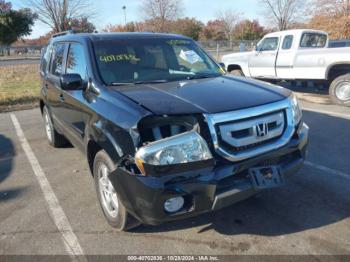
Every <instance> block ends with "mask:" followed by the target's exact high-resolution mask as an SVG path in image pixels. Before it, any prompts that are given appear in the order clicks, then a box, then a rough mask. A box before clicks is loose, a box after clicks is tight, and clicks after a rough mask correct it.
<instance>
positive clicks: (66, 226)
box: [11, 114, 84, 260]
mask: <svg viewBox="0 0 350 262" xmlns="http://www.w3.org/2000/svg"><path fill="white" fill-rule="evenodd" d="M11 120H12V123H13V125H14V126H15V129H16V133H17V136H18V138H19V141H20V143H21V146H22V148H23V151H24V153H25V154H26V156H27V158H28V160H29V163H30V165H31V167H32V169H33V172H34V174H35V177H36V179H37V180H38V182H39V185H40V187H41V190H42V192H43V194H44V197H45V200H46V203H47V206H48V209H49V214H50V215H51V217H52V219H53V221H54V222H55V224H56V227H57V228H58V230H59V231H60V233H61V236H62V240H63V243H64V246H65V248H66V250H67V252H68V254H69V255H70V256H71V257H73V258H74V256H83V255H84V252H83V249H82V248H81V246H80V244H79V241H78V238H77V236H76V235H75V234H74V232H73V229H72V227H71V225H70V223H69V221H68V218H67V216H66V214H65V213H64V211H63V209H62V207H61V206H60V204H59V202H58V199H57V197H56V195H55V193H54V192H53V190H52V188H51V185H50V183H49V181H48V180H47V178H46V176H45V173H44V171H43V170H42V168H41V166H40V164H39V162H38V159H37V158H36V156H35V155H34V153H33V150H32V149H31V147H30V145H29V143H28V141H27V139H26V137H25V136H24V133H23V131H22V128H21V126H20V124H19V122H18V120H17V117H16V116H15V115H14V114H11ZM80 258H82V257H80ZM83 260H84V259H83Z"/></svg>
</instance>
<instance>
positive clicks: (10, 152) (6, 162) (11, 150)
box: [0, 134, 25, 203]
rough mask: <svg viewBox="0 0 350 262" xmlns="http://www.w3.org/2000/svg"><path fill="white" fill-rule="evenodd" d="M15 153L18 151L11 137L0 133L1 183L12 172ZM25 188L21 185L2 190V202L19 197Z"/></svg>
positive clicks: (0, 197)
mask: <svg viewBox="0 0 350 262" xmlns="http://www.w3.org/2000/svg"><path fill="white" fill-rule="evenodd" d="M15 155H16V151H15V147H14V145H13V143H12V141H11V139H9V138H7V137H6V136H4V135H2V134H0V184H1V183H2V182H4V181H5V180H6V179H7V178H8V177H9V175H10V174H11V171H12V169H13V161H14V157H15ZM24 190H25V188H21V187H18V188H11V189H5V190H4V189H2V190H0V203H1V202H2V201H6V200H9V199H12V198H16V197H18V196H19V195H21V194H22V193H23V191H24Z"/></svg>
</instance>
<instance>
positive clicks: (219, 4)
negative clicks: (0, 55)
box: [7, 0, 264, 38]
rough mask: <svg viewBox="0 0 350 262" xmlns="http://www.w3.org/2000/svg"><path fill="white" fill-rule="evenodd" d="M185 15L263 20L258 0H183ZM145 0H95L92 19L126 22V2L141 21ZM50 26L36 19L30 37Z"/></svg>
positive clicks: (23, 0)
mask: <svg viewBox="0 0 350 262" xmlns="http://www.w3.org/2000/svg"><path fill="white" fill-rule="evenodd" d="M7 1H9V2H11V3H12V5H13V7H14V8H15V9H18V8H23V7H29V6H28V3H27V0H7ZM182 1H183V4H184V13H183V16H187V17H194V18H196V19H198V20H200V21H202V22H207V21H209V20H212V19H215V16H216V14H217V13H218V12H219V11H225V10H228V9H231V10H235V11H236V12H239V13H241V14H242V15H243V17H245V18H249V19H258V20H259V22H260V23H262V24H264V20H263V18H262V15H261V13H262V12H261V5H260V4H259V0H182ZM141 2H142V0H92V3H93V5H94V9H95V13H96V15H95V17H94V18H93V19H92V22H93V23H94V24H95V26H96V27H97V30H98V31H99V30H101V29H102V28H104V27H105V26H106V25H108V24H124V13H123V10H122V7H123V6H124V5H125V6H126V13H127V21H128V22H131V21H141V20H143V14H142V11H141V9H140V6H141ZM49 31H50V28H49V27H48V26H46V25H45V24H42V23H41V22H39V21H37V22H36V23H35V25H34V27H33V31H32V34H31V35H30V36H29V38H36V37H39V36H41V35H44V34H45V33H47V32H49Z"/></svg>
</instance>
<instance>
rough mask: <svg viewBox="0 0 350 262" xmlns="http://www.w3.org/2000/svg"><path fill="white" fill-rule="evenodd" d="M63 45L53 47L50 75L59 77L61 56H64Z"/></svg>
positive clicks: (61, 66) (61, 65) (61, 63)
mask: <svg viewBox="0 0 350 262" xmlns="http://www.w3.org/2000/svg"><path fill="white" fill-rule="evenodd" d="M64 48H65V44H57V45H55V46H54V50H55V52H54V56H53V61H52V65H51V74H53V75H55V76H60V75H61V73H62V68H63V56H64Z"/></svg>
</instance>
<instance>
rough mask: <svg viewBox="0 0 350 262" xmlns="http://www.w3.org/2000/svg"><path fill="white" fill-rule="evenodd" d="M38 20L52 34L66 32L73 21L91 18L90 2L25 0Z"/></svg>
mask: <svg viewBox="0 0 350 262" xmlns="http://www.w3.org/2000/svg"><path fill="white" fill-rule="evenodd" d="M27 1H28V3H29V4H30V6H31V8H32V9H33V10H34V12H35V13H36V14H38V15H39V20H40V21H41V22H42V23H44V24H46V25H48V26H49V27H51V28H52V30H53V31H54V32H61V31H64V30H67V29H68V28H67V27H69V21H71V20H73V19H82V18H86V19H88V18H91V17H92V16H93V11H92V7H91V6H92V5H91V1H90V0H27Z"/></svg>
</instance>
